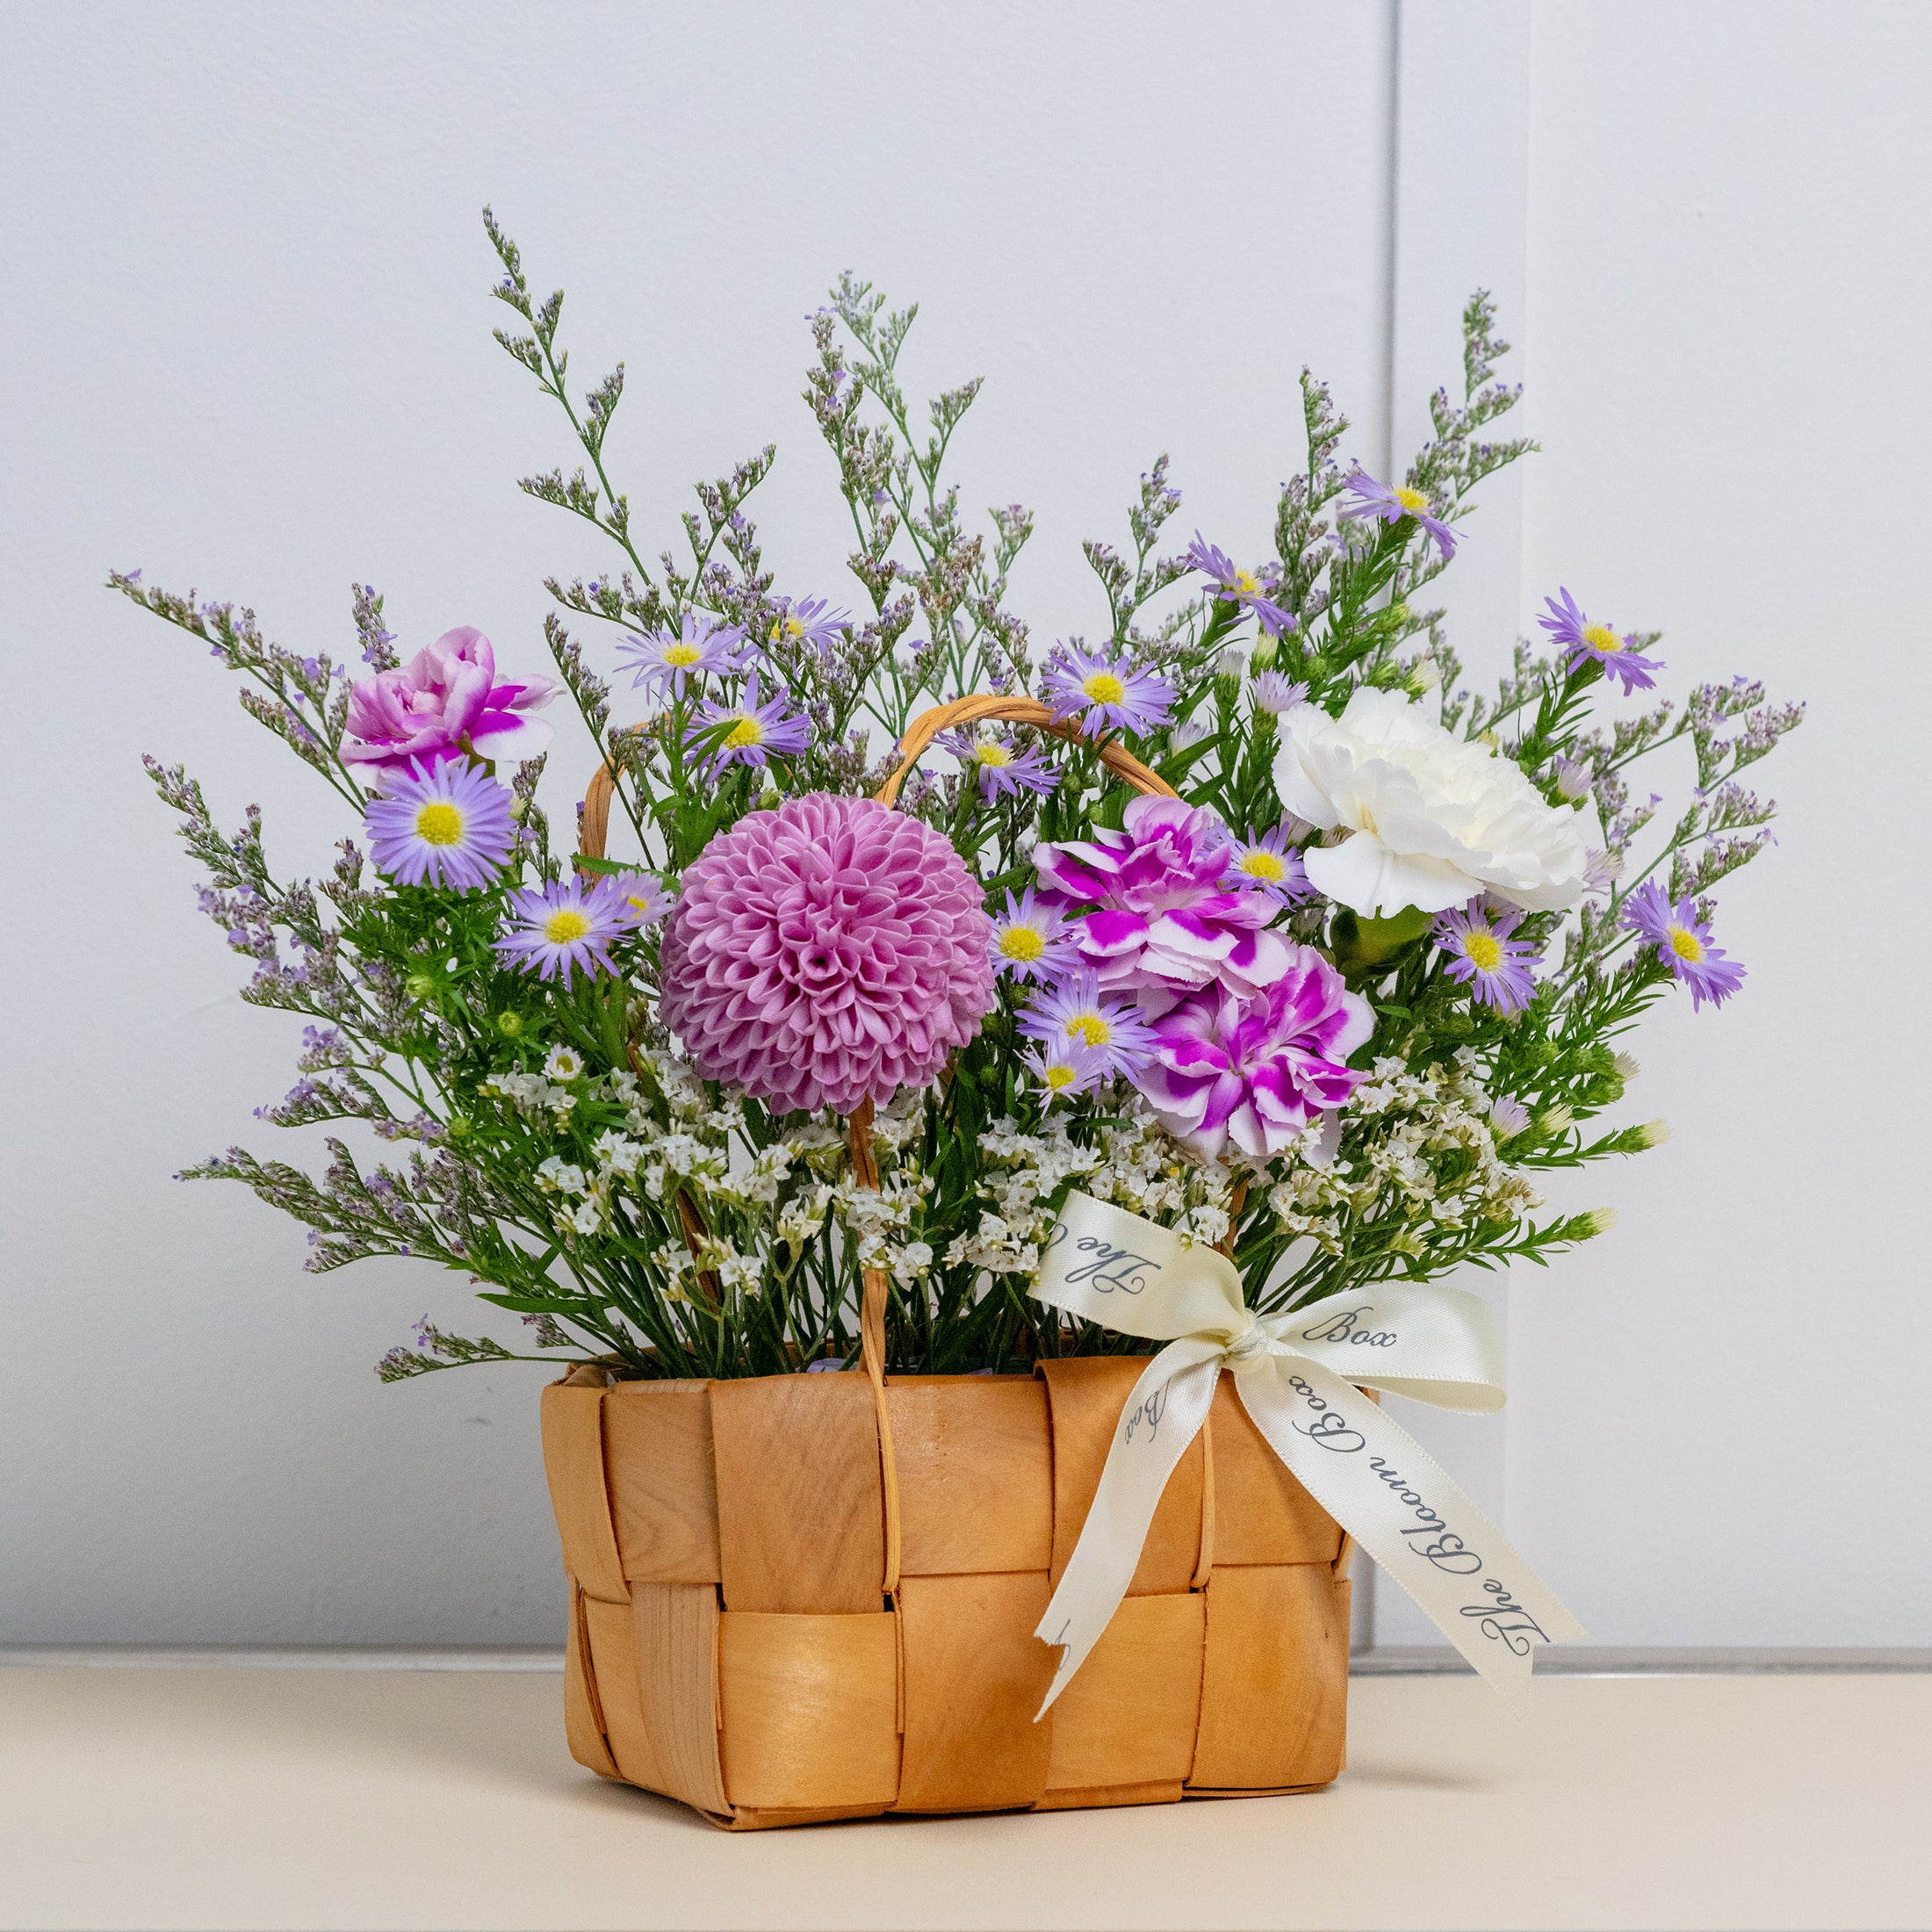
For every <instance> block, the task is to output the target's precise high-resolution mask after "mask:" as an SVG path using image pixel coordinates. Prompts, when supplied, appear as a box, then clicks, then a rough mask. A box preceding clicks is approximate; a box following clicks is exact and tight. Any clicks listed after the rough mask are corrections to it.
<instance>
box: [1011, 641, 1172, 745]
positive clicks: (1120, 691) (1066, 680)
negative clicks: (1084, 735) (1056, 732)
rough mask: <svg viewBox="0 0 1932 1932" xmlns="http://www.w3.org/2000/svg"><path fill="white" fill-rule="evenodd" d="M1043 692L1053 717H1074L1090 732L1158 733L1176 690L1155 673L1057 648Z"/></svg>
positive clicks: (1095, 656)
mask: <svg viewBox="0 0 1932 1932" xmlns="http://www.w3.org/2000/svg"><path fill="white" fill-rule="evenodd" d="M1043 688H1044V690H1045V693H1046V696H1047V699H1048V702H1049V703H1051V705H1052V706H1053V715H1054V717H1056V718H1068V717H1076V716H1078V717H1079V719H1080V722H1081V724H1082V726H1083V727H1084V728H1085V730H1087V731H1089V732H1094V731H1122V732H1143V733H1144V732H1151V731H1157V730H1158V729H1159V727H1160V726H1161V725H1163V724H1165V723H1166V722H1167V720H1168V718H1169V717H1170V716H1171V714H1172V712H1173V709H1174V687H1173V686H1172V685H1171V684H1170V683H1169V682H1168V681H1167V680H1166V679H1165V678H1164V677H1162V676H1161V675H1160V674H1159V673H1158V672H1156V671H1143V669H1142V668H1141V667H1139V666H1138V665H1135V664H1131V663H1129V662H1128V660H1126V659H1124V658H1120V659H1114V658H1108V657H1105V656H1101V655H1099V654H1097V653H1095V652H1088V651H1081V650H1077V649H1075V648H1074V647H1073V646H1072V645H1059V646H1058V647H1057V648H1056V652H1055V654H1054V656H1053V657H1052V659H1051V660H1049V663H1048V665H1047V674H1046V678H1045V681H1044V684H1043Z"/></svg>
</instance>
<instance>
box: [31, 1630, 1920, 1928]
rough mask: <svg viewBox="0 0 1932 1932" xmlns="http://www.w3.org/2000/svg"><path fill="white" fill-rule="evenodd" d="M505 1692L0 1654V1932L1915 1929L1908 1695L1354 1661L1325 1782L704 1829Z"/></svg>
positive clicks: (1916, 1809) (1870, 1685) (482, 1682)
mask: <svg viewBox="0 0 1932 1932" xmlns="http://www.w3.org/2000/svg"><path fill="white" fill-rule="evenodd" d="M560 1706H561V1680H560V1678H559V1677H558V1676H554V1675H550V1674H540V1673H530V1672H501V1671H500V1672H451V1671H442V1672H424V1671H407V1672H398V1671H383V1672H370V1671H342V1670H329V1671H318V1670H282V1669H84V1668H82V1669H62V1668H49V1667H40V1668H29V1669H0V1926H5V1927H7V1928H17V1927H33V1928H43V1927H45V1928H54V1927H83V1926H84V1927H101V1928H133V1927H196V1928H203V1927H205V1928H228V1927H250V1928H253V1927H260V1928H281V1927H344V1928H364V1927H384V1928H387V1927H397V1928H402V1927H418V1926H429V1927H476V1928H497V1927H504V1928H508V1927H558V1928H575V1927H612V1928H626V1927H654V1926H666V1927H789V1926H798V1927H840V1928H842V1927H852V1928H861V1927H902V1926H903V1927H923V1926H944V1927H989V1928H991V1927H1078V1928H1087V1927H1093V1928H1117V1932H1126V1928H1137V1927H1168V1926H1177V1927H1178V1926H1208V1927H1251V1926H1296V1927H1300V1926H1312V1927H1334V1928H1343V1927H1431V1928H1433V1927H1440V1928H1451V1927H1484V1928H1490V1927H1493V1928H1513V1927H1519V1926H1520V1927H1652V1926H1656V1927H1705V1926H1720V1927H1763V1928H1777V1927H1804V1928H1811V1927H1868V1926H1871V1927H1878V1926H1885V1927H1892V1926H1897V1927H1912V1928H1922V1927H1926V1926H1928V1925H1932V1676H1676V1677H1670V1676H1633V1677H1568V1678H1566V1677H1550V1678H1546V1679H1539V1681H1538V1683H1537V1684H1536V1687H1535V1698H1534V1703H1533V1708H1532V1712H1531V1714H1530V1716H1529V1717H1528V1718H1527V1719H1524V1720H1522V1721H1521V1722H1518V1721H1517V1720H1515V1719H1511V1718H1510V1716H1509V1715H1508V1714H1507V1712H1504V1711H1503V1708H1502V1707H1501V1706H1500V1705H1499V1704H1498V1703H1497V1702H1496V1699H1495V1698H1493V1696H1491V1695H1490V1694H1489V1692H1488V1691H1485V1690H1484V1689H1483V1688H1482V1687H1481V1685H1480V1684H1479V1683H1476V1681H1475V1680H1474V1679H1473V1678H1469V1677H1388V1678H1365V1679H1358V1680H1357V1681H1356V1683H1355V1684H1354V1685H1353V1688H1352V1711H1351V1737H1350V1747H1349V1755H1350V1764H1349V1770H1347V1772H1346V1773H1345V1774H1344V1777H1343V1778H1342V1780H1341V1782H1340V1783H1339V1784H1337V1785H1335V1786H1334V1787H1333V1788H1332V1789H1330V1790H1329V1791H1323V1792H1317V1793H1313V1794H1308V1795H1305V1796H1300V1797H1292V1798H1272V1799H1244V1800H1238V1801H1202V1802H1198V1803H1188V1804H1184V1805H1171V1806H1146V1807H1140V1808H1135V1809H1131V1810H1120V1811H1099V1812H1063V1813H1053V1814H1049V1815H1042V1816H1037V1817H1034V1816H1027V1815H1023V1814H1018V1815H1016V1814H1006V1815H1000V1816H991V1817H982V1818H965V1819H934V1820H914V1819H896V1820H879V1821H875V1822H867V1823H860V1824H847V1825H831V1826H821V1827H816V1828H812V1829H807V1830H797V1831H783V1832H765V1833H756V1834H737V1835H727V1834H725V1833H724V1832H720V1831H717V1830H716V1829H714V1828H713V1827H710V1826H709V1825H707V1824H704V1823H703V1822H702V1821H700V1820H698V1819H696V1818H695V1817H694V1816H692V1815H691V1814H690V1813H686V1812H684V1811H683V1810H681V1808H680V1807H679V1806H675V1805H674V1804H671V1803H669V1802H667V1801H666V1800H664V1799H657V1798H652V1797H649V1796H647V1795H645V1794H644V1793H642V1792H639V1791H631V1790H628V1789H624V1788H622V1787H618V1786H616V1785H610V1784H602V1783H600V1782H599V1781H598V1780H597V1779H595V1778H594V1777H591V1776H590V1775H589V1774H588V1772H586V1771H582V1770H579V1769H578V1768H577V1766H576V1765H574V1764H573V1763H571V1762H570V1760H569V1758H568V1757H567V1756H566V1755H565V1751H564V1745H563V1724H562V1714H561V1708H560Z"/></svg>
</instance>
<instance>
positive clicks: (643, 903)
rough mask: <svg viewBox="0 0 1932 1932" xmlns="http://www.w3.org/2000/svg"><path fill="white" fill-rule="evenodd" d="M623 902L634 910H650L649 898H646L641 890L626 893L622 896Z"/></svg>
mask: <svg viewBox="0 0 1932 1932" xmlns="http://www.w3.org/2000/svg"><path fill="white" fill-rule="evenodd" d="M624 904H625V905H628V906H631V907H633V908H634V909H635V910H636V911H638V912H649V911H650V910H651V902H650V900H649V899H647V898H645V896H644V894H643V893H641V892H631V893H627V894H626V895H625V897H624Z"/></svg>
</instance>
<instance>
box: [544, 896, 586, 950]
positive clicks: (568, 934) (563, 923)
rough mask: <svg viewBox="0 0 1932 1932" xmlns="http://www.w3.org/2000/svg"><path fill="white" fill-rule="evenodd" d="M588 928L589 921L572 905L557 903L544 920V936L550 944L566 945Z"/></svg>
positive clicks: (577, 938)
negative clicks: (555, 907)
mask: <svg viewBox="0 0 1932 1932" xmlns="http://www.w3.org/2000/svg"><path fill="white" fill-rule="evenodd" d="M589 930H590V921H589V920H588V919H586V918H585V917H584V916H583V914H582V913H581V912H579V911H578V910H577V908H576V907H575V906H574V905H559V907H558V908H557V910H556V911H555V912H552V913H551V915H550V917H549V918H548V919H545V920H544V938H545V939H547V940H548V941H550V943H551V945H552V946H568V945H570V944H571V943H572V942H573V941H576V940H580V939H581V938H582V937H583V936H584V934H586V933H588V931H589Z"/></svg>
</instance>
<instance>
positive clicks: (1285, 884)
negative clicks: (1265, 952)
mask: <svg viewBox="0 0 1932 1932" xmlns="http://www.w3.org/2000/svg"><path fill="white" fill-rule="evenodd" d="M1227 883H1229V885H1232V886H1235V887H1237V888H1239V887H1246V888H1248V889H1249V890H1256V891H1262V892H1265V893H1266V894H1267V895H1268V896H1269V898H1273V899H1279V900H1280V902H1281V904H1282V905H1294V904H1295V903H1296V901H1297V900H1300V899H1305V898H1308V894H1309V892H1310V891H1311V890H1313V889H1312V888H1311V887H1310V886H1309V884H1308V874H1307V873H1306V872H1304V871H1303V870H1302V869H1301V854H1300V853H1299V852H1297V851H1296V850H1295V849H1294V847H1293V846H1291V845H1290V844H1289V843H1288V828H1287V826H1286V825H1277V826H1276V827H1275V828H1274V830H1273V831H1272V832H1264V833H1254V832H1250V833H1249V834H1248V836H1247V837H1246V838H1245V839H1237V840H1235V843H1234V847H1233V851H1232V853H1231V854H1230V855H1229V861H1228V872H1227Z"/></svg>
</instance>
